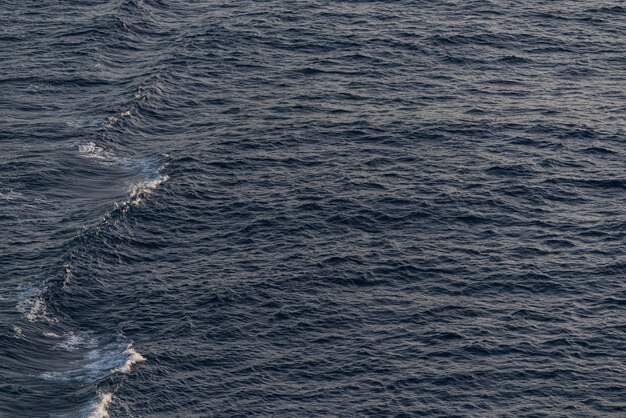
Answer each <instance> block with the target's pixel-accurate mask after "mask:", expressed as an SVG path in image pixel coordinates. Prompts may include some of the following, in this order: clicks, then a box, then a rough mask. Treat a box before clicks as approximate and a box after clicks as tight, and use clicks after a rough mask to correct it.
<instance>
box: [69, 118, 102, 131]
mask: <svg viewBox="0 0 626 418" xmlns="http://www.w3.org/2000/svg"><path fill="white" fill-rule="evenodd" d="M105 123H106V121H105V120H104V119H76V120H70V121H67V122H65V124H66V125H67V126H69V127H71V128H76V129H80V128H93V127H98V126H102V125H104V124H105Z"/></svg>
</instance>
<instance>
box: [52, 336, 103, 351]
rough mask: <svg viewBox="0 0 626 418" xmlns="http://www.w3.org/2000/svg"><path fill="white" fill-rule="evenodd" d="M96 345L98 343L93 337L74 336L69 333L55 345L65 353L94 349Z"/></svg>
mask: <svg viewBox="0 0 626 418" xmlns="http://www.w3.org/2000/svg"><path fill="white" fill-rule="evenodd" d="M97 345H98V341H97V340H96V339H95V338H93V337H91V338H90V337H87V335H86V334H84V333H83V334H74V333H73V332H69V333H68V334H67V338H65V340H63V341H62V342H60V343H59V344H57V345H56V347H57V348H62V349H64V350H66V351H77V350H79V349H81V348H94V347H96V346H97Z"/></svg>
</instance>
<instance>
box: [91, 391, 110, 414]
mask: <svg viewBox="0 0 626 418" xmlns="http://www.w3.org/2000/svg"><path fill="white" fill-rule="evenodd" d="M111 402H113V395H112V394H111V393H104V392H102V393H100V396H99V398H98V400H97V401H95V402H94V405H93V410H92V411H91V413H90V414H89V418H108V417H109V411H108V410H107V409H108V407H109V405H110V404H111Z"/></svg>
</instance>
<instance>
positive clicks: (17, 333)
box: [13, 325, 24, 338]
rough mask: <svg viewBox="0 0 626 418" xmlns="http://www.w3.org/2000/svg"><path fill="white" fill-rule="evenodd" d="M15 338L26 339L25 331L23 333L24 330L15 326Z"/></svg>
mask: <svg viewBox="0 0 626 418" xmlns="http://www.w3.org/2000/svg"><path fill="white" fill-rule="evenodd" d="M13 336H14V337H15V338H24V331H22V328H20V327H18V326H16V325H13Z"/></svg>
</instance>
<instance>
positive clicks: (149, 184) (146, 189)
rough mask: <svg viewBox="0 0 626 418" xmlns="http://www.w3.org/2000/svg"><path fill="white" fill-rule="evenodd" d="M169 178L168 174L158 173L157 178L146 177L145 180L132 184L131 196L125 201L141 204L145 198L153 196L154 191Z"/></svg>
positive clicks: (129, 203)
mask: <svg viewBox="0 0 626 418" xmlns="http://www.w3.org/2000/svg"><path fill="white" fill-rule="evenodd" d="M168 180H169V176H168V175H161V174H158V173H157V176H156V177H155V178H152V179H144V180H143V181H140V182H137V183H133V184H131V186H130V188H129V193H130V197H129V199H128V201H127V202H125V203H127V205H131V206H138V205H140V204H141V203H142V202H143V200H144V199H145V198H147V197H149V196H152V194H154V191H155V190H156V189H157V188H158V187H159V186H160V185H161V184H163V183H165V182H166V181H168Z"/></svg>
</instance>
